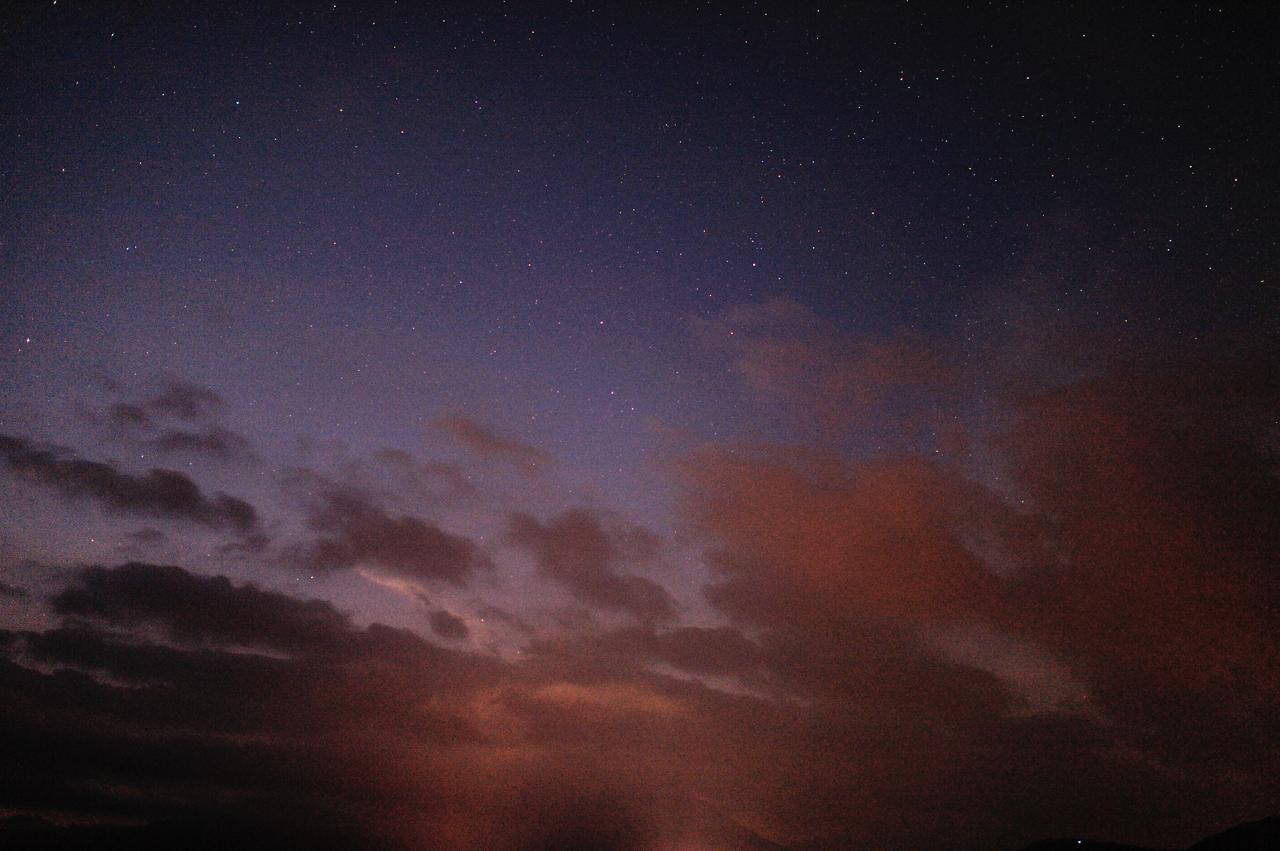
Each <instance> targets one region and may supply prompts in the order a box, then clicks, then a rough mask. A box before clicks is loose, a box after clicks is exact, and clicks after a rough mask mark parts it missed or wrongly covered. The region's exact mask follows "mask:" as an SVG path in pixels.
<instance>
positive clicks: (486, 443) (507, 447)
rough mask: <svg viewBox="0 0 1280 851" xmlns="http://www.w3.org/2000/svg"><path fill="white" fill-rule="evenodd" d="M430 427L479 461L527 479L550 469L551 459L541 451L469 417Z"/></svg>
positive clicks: (443, 419) (442, 420)
mask: <svg viewBox="0 0 1280 851" xmlns="http://www.w3.org/2000/svg"><path fill="white" fill-rule="evenodd" d="M433 425H434V427H435V428H437V429H439V430H440V431H442V432H444V433H445V434H447V435H448V436H449V437H451V438H452V439H453V440H455V441H457V442H458V443H459V444H460V445H461V446H462V447H463V448H465V449H466V450H467V451H468V452H471V453H472V454H474V455H476V456H477V457H479V458H481V459H484V460H489V461H500V462H503V463H506V464H510V465H511V466H513V467H515V468H516V469H517V470H519V471H521V472H522V473H525V474H528V475H532V474H535V473H540V472H543V471H545V470H547V469H548V468H549V467H550V466H551V456H550V455H548V454H547V453H546V452H544V451H542V450H541V449H538V448H537V447H535V446H530V445H529V444H527V443H521V442H520V441H518V440H513V439H511V438H505V437H500V436H499V435H497V434H495V433H494V432H492V431H490V430H489V429H487V428H485V427H484V426H482V425H480V424H479V423H478V422H476V421H475V420H473V419H470V418H469V417H464V416H462V415H460V414H454V415H451V416H446V417H441V418H439V419H437V420H436V421H435V422H434V424H433Z"/></svg>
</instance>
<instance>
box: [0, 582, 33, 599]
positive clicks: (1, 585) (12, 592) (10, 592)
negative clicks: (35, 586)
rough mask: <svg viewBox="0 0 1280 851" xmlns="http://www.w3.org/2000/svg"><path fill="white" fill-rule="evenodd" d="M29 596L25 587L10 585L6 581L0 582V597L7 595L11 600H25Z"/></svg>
mask: <svg viewBox="0 0 1280 851" xmlns="http://www.w3.org/2000/svg"><path fill="white" fill-rule="evenodd" d="M29 596H30V594H28V593H27V590H26V589H25V588H20V587H18V586H17V585H10V584H9V583H7V582H0V598H2V597H8V598H9V599H11V600H25V599H27V598H28V597H29Z"/></svg>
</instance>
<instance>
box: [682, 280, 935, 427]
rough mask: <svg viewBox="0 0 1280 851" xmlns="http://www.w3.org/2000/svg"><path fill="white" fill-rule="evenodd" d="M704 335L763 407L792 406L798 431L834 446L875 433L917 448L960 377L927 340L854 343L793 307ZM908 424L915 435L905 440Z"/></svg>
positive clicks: (752, 315) (737, 319)
mask: <svg viewBox="0 0 1280 851" xmlns="http://www.w3.org/2000/svg"><path fill="white" fill-rule="evenodd" d="M696 330H697V332H698V335H699V336H700V338H701V339H702V341H703V342H704V343H705V344H707V345H708V346H709V347H711V348H713V349H716V350H719V351H723V352H725V353H727V354H728V355H729V356H730V357H731V358H732V360H733V364H734V368H735V370H736V372H737V373H738V375H739V376H740V377H741V379H742V381H743V383H744V384H745V385H746V387H747V388H748V389H749V390H750V391H751V392H752V393H753V394H754V395H755V396H756V397H757V398H760V399H763V400H770V401H774V402H782V403H785V405H786V406H787V407H784V408H783V410H784V412H786V413H787V414H788V415H789V416H790V418H791V419H792V421H793V424H794V425H796V426H798V427H799V428H801V429H802V430H803V431H804V432H806V433H807V434H808V436H809V437H810V438H814V437H819V438H823V439H825V441H827V442H835V441H841V440H844V439H846V438H847V437H849V436H850V435H851V434H862V435H863V436H864V439H865V435H866V434H867V432H869V431H874V433H875V437H876V438H877V439H878V440H879V441H881V442H887V441H893V443H894V444H895V445H897V444H901V443H904V442H906V441H908V440H911V439H918V438H919V437H921V436H922V435H923V434H926V433H927V432H926V431H924V430H926V429H931V428H933V427H934V419H935V417H934V416H933V415H932V413H933V409H935V408H936V407H937V406H938V405H939V404H940V403H945V402H947V401H948V398H947V397H948V395H949V393H950V391H951V390H952V389H953V384H954V379H955V377H956V369H955V367H954V366H952V365H950V364H948V362H947V360H946V359H945V358H943V357H940V356H939V354H938V352H936V351H935V349H934V348H933V347H932V346H931V345H930V344H929V342H928V341H927V340H925V339H924V338H923V337H921V336H920V335H916V334H911V333H908V332H900V333H898V334H895V335H891V336H887V337H883V338H868V337H854V336H852V335H848V334H843V333H841V332H840V331H839V330H838V329H837V328H836V327H835V326H834V325H833V324H832V323H830V322H829V321H827V320H825V319H823V318H821V317H819V316H818V315H817V314H815V313H814V312H813V311H812V310H810V309H809V308H807V307H804V306H803V305H800V304H797V303H795V302H791V301H786V300H775V301H770V302H765V303H763V304H753V305H741V306H738V307H735V308H732V309H730V310H728V311H726V312H725V314H724V315H723V316H721V317H719V318H717V319H713V320H708V321H700V322H698V323H697V324H696ZM904 424H907V425H910V426H911V427H912V429H913V431H912V433H907V434H903V433H901V432H902V426H903V425H904Z"/></svg>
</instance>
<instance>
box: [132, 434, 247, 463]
mask: <svg viewBox="0 0 1280 851" xmlns="http://www.w3.org/2000/svg"><path fill="white" fill-rule="evenodd" d="M147 444H148V445H149V446H151V447H152V448H153V449H155V450H156V451H157V452H165V453H187V454H199V455H210V456H213V457H215V458H222V459H230V458H252V457H253V444H252V443H250V442H249V440H248V438H246V437H244V436H243V435H240V434H237V433H235V432H233V431H230V430H228V429H225V428H221V427H218V426H211V427H209V428H207V429H205V430H203V431H182V430H180V429H165V430H164V431H161V432H160V433H159V434H157V435H156V436H155V437H154V438H152V439H150V440H148V441H147Z"/></svg>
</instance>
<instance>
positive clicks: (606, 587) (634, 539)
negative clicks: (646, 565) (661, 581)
mask: <svg viewBox="0 0 1280 851" xmlns="http://www.w3.org/2000/svg"><path fill="white" fill-rule="evenodd" d="M509 537H510V540H511V541H512V543H515V544H517V545H519V546H521V547H524V548H525V549H527V550H528V551H529V552H530V553H532V554H533V556H534V558H535V559H536V561H537V564H538V571H539V573H541V574H542V575H543V576H545V577H547V578H548V579H552V580H554V581H556V582H558V583H560V584H561V585H563V586H564V587H565V588H567V589H569V591H570V592H571V593H572V594H573V595H574V596H575V597H577V598H578V599H579V600H581V601H582V602H584V603H588V604H591V605H594V606H600V607H603V608H606V609H615V610H618V611H623V612H627V613H629V614H632V615H635V616H637V617H642V618H665V617H669V616H670V615H671V613H672V610H673V607H674V603H673V601H672V599H671V596H670V595H669V594H668V593H667V592H666V591H665V590H664V589H663V588H662V586H660V585H658V584H657V583H656V582H654V581H652V580H650V579H646V578H645V577H643V576H635V575H630V574H623V573H619V572H617V570H615V566H616V565H617V564H619V563H620V562H622V561H624V560H625V559H626V558H628V557H629V556H633V555H641V556H642V557H643V556H646V555H651V554H652V548H653V546H654V544H653V539H652V535H651V534H647V533H645V532H644V531H643V530H641V531H636V530H633V529H631V528H629V527H623V528H619V529H616V530H614V529H606V528H605V526H604V524H603V523H602V522H601V521H600V519H599V518H598V517H596V516H595V515H594V514H591V513H589V512H586V511H569V512H566V513H565V514H562V515H560V516H559V517H556V518H555V519H553V520H551V521H550V522H549V523H546V524H543V523H541V522H539V521H538V520H537V519H535V518H533V517H530V516H529V515H527V514H515V515H513V516H512V518H511V527H510V532H509ZM636 545H638V546H639V552H638V553H636V552H635V550H634V548H635V547H636ZM629 550H630V551H629Z"/></svg>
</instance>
